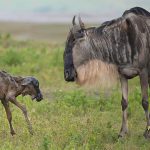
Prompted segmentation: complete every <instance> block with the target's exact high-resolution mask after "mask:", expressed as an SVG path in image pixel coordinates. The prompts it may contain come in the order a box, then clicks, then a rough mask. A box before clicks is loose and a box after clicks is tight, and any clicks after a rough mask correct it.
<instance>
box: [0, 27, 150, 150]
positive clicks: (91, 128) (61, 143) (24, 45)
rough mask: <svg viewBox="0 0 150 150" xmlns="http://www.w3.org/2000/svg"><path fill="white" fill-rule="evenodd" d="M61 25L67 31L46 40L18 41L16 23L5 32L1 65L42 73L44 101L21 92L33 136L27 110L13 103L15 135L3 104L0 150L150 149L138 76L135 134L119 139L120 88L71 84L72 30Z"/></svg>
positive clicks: (132, 99)
mask: <svg viewBox="0 0 150 150" xmlns="http://www.w3.org/2000/svg"><path fill="white" fill-rule="evenodd" d="M17 25H18V24H17ZM2 26H3V25H2V24H1V25H0V27H2ZM5 27H7V26H6V25H5ZM39 28H40V30H44V29H45V27H43V29H41V26H40V27H39ZM58 28H59V27H57V26H54V27H53V29H52V28H50V30H51V31H52V32H51V33H55V32H56V33H59V32H58V31H59V30H58ZM1 29H2V28H1ZM48 30H49V28H48V27H47V32H48ZM60 30H61V33H62V34H61V35H57V36H56V39H55V38H54V39H53V35H52V36H50V37H47V38H46V39H47V40H44V41H49V42H42V41H43V40H41V39H40V38H37V37H38V36H35V38H34V39H35V40H28V41H22V39H21V41H16V40H14V39H13V38H11V37H10V35H9V34H6V33H7V32H8V31H10V28H8V29H7V30H6V28H5V31H3V34H2V35H1V37H0V68H1V70H5V71H8V72H9V73H11V74H13V75H21V76H29V75H32V76H35V77H37V78H38V79H39V81H40V86H41V90H42V92H43V95H44V100H43V101H41V102H39V103H37V102H35V101H33V102H32V100H31V99H30V97H24V98H22V97H21V96H20V97H18V100H19V101H20V102H21V103H24V104H25V105H26V106H27V108H28V113H29V116H30V120H31V122H32V126H33V129H34V135H33V136H31V135H30V134H29V133H28V131H27V127H26V123H25V121H24V117H23V115H22V113H21V111H20V110H18V109H17V108H16V107H15V106H13V105H11V110H12V114H13V125H14V128H15V131H16V133H17V134H16V135H15V136H13V137H12V136H11V135H10V133H9V126H8V122H7V119H6V115H5V111H4V108H3V107H2V105H0V116H1V117H0V150H14V149H15V150H62V149H64V150H149V148H150V143H149V142H150V141H148V140H145V139H144V137H143V132H144V130H145V126H146V120H145V115H144V111H143V109H142V107H141V94H140V86H139V84H138V83H139V81H138V79H134V80H132V81H130V88H129V91H130V93H129V95H130V96H129V108H128V117H129V118H128V120H129V121H128V126H129V134H128V136H127V137H126V138H124V139H118V132H119V130H120V126H121V106H120V101H121V93H120V90H119V88H115V89H112V90H107V91H102V90H99V89H97V90H88V89H83V88H80V87H78V86H77V85H75V84H74V83H66V82H65V81H64V79H63V50H64V42H65V39H66V37H65V36H66V33H67V30H66V29H64V30H63V26H62V27H61V29H60ZM12 31H13V30H12ZM28 31H29V30H28ZM54 31H55V32H54ZM10 33H11V34H12V35H13V36H14V38H16V36H15V35H18V34H17V31H16V32H15V33H12V32H10ZM25 33H27V32H25ZM45 33H46V32H45ZM38 35H39V36H40V34H38ZM44 35H45V34H43V36H44ZM46 35H47V34H46ZM46 35H45V36H46ZM31 37H32V36H31ZM29 39H30V38H29ZM31 39H32V38H31ZM42 39H43V38H42ZM48 39H49V40H48ZM51 39H53V40H54V41H53V40H52V41H51Z"/></svg>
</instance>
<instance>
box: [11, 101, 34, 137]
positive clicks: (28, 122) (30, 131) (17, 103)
mask: <svg viewBox="0 0 150 150" xmlns="http://www.w3.org/2000/svg"><path fill="white" fill-rule="evenodd" d="M10 102H11V103H13V104H15V105H16V106H17V107H18V108H20V109H21V110H22V112H23V114H24V117H25V120H26V122H27V125H28V130H29V133H30V134H32V135H33V130H32V125H31V123H30V120H29V118H28V114H27V109H26V107H25V106H24V105H21V104H20V103H19V102H18V101H17V100H16V99H15V98H14V99H11V100H10Z"/></svg>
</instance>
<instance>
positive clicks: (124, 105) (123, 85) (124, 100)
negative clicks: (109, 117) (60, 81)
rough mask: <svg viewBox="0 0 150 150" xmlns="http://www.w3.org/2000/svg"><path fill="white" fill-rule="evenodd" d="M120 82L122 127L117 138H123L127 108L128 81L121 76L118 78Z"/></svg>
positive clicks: (126, 130)
mask: <svg viewBox="0 0 150 150" xmlns="http://www.w3.org/2000/svg"><path fill="white" fill-rule="evenodd" d="M120 82H121V89H122V101H121V105H122V126H121V130H120V133H119V137H123V136H124V135H125V134H126V133H127V132H128V128H127V107H128V80H127V79H126V78H125V77H123V76H121V77H120Z"/></svg>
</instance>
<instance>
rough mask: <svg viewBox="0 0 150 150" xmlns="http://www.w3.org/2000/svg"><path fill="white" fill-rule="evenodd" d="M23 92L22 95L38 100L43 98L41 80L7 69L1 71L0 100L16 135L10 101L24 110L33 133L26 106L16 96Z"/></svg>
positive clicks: (11, 131)
mask: <svg viewBox="0 0 150 150" xmlns="http://www.w3.org/2000/svg"><path fill="white" fill-rule="evenodd" d="M21 94H22V96H25V95H30V96H31V98H32V100H34V99H36V101H38V102H39V101H41V100H42V99H43V96H42V94H41V91H40V88H39V82H38V80H37V79H35V78H34V77H14V76H11V75H10V74H8V73H6V72H5V71H0V100H1V102H2V104H3V106H4V108H5V111H6V115H7V119H8V122H9V125H10V133H11V135H14V134H15V131H14V129H13V126H12V123H11V121H12V115H11V111H10V108H9V102H11V103H13V104H14V105H16V106H17V107H19V108H20V109H21V110H22V112H23V114H24V116H25V119H26V122H27V125H28V129H29V132H30V133H31V134H33V131H32V126H31V123H30V121H29V119H28V115H27V110H26V107H25V106H24V105H21V104H20V103H19V102H18V101H17V100H16V97H17V96H18V95H21Z"/></svg>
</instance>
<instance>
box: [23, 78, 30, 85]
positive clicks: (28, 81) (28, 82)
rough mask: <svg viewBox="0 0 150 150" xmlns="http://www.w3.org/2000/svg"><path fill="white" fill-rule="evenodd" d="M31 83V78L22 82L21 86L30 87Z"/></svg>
mask: <svg viewBox="0 0 150 150" xmlns="http://www.w3.org/2000/svg"><path fill="white" fill-rule="evenodd" d="M30 83H31V80H30V79H29V78H25V79H24V80H22V83H21V85H28V84H30Z"/></svg>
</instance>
